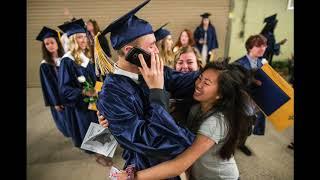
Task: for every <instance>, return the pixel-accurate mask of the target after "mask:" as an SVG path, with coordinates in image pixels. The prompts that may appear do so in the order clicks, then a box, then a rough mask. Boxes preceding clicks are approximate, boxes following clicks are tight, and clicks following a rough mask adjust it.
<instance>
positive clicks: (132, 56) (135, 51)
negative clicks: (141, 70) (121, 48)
mask: <svg viewBox="0 0 320 180" xmlns="http://www.w3.org/2000/svg"><path fill="white" fill-rule="evenodd" d="M139 54H142V55H143V58H144V60H145V62H146V64H147V66H148V67H149V68H150V67H151V54H150V53H148V52H146V51H145V50H143V49H141V48H138V47H134V48H132V49H130V51H129V52H128V53H127V55H126V57H125V59H126V60H127V61H129V62H130V63H132V64H135V65H137V66H139V67H142V66H141V64H140V60H139V57H138V55H139Z"/></svg>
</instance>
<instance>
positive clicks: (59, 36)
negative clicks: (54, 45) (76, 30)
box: [56, 30, 62, 43]
mask: <svg viewBox="0 0 320 180" xmlns="http://www.w3.org/2000/svg"><path fill="white" fill-rule="evenodd" d="M56 31H57V30H56ZM57 33H58V38H59V40H60V42H61V43H62V41H61V35H60V31H57Z"/></svg>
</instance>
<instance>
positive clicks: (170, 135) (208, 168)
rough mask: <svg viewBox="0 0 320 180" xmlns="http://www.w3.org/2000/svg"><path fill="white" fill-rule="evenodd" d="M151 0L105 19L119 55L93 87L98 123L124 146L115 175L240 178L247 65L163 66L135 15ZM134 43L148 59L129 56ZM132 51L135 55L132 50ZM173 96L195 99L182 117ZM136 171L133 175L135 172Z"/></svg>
mask: <svg viewBox="0 0 320 180" xmlns="http://www.w3.org/2000/svg"><path fill="white" fill-rule="evenodd" d="M149 1H150V0H147V1H145V2H143V3H142V4H141V5H139V6H137V7H136V8H134V9H133V10H131V11H130V12H128V13H127V14H125V15H123V16H122V17H120V18H118V19H117V20H115V21H114V22H112V23H111V24H110V25H108V26H107V27H106V28H105V30H104V31H103V32H102V34H103V35H104V34H106V33H111V34H110V39H111V45H112V47H113V48H114V49H115V50H116V51H117V54H118V61H117V63H116V64H115V67H114V68H115V70H114V72H113V74H108V75H107V76H106V78H105V81H104V84H103V87H102V90H101V91H100V92H99V93H98V94H99V95H98V97H99V98H98V101H97V109H98V110H99V114H100V116H99V123H100V124H101V125H103V126H104V127H108V128H109V130H110V132H111V133H112V134H113V136H114V137H115V139H116V140H117V142H118V143H119V144H120V146H121V147H122V148H123V149H124V151H123V155H122V157H123V159H124V160H125V161H126V162H125V165H124V167H123V169H126V168H127V167H130V166H134V171H133V172H132V171H130V172H129V171H122V172H121V173H118V174H115V176H116V177H117V179H128V177H129V179H152V180H154V179H180V178H179V175H180V174H181V173H183V172H187V174H188V175H189V177H190V178H191V179H238V178H239V170H238V168H237V165H236V162H235V159H234V157H233V154H234V152H235V149H236V147H237V145H238V142H239V141H240V140H241V139H242V138H243V137H245V135H246V133H247V130H248V123H247V120H246V119H247V116H248V115H247V109H248V108H247V104H248V103H247V101H248V95H247V94H246V93H245V88H246V85H247V82H246V80H247V79H248V78H247V77H246V73H245V70H244V69H243V68H242V67H240V66H239V65H235V64H228V61H222V62H215V63H213V64H211V63H209V64H207V65H206V67H204V69H202V70H201V72H199V71H193V72H188V73H182V72H178V71H175V70H173V69H171V68H169V67H166V66H164V63H163V60H162V58H159V55H158V53H159V50H158V48H157V46H156V38H155V36H154V34H153V30H152V26H151V25H150V24H149V23H148V22H147V21H145V20H143V19H140V18H138V17H137V16H135V13H136V12H138V11H139V10H140V9H141V8H142V7H144V6H145V5H146V4H147V3H148V2H149ZM134 47H138V48H140V49H142V50H144V51H146V52H148V53H149V54H150V55H151V65H150V66H148V65H147V62H146V61H148V60H146V59H145V58H144V57H143V56H142V55H139V56H138V59H139V62H140V63H141V66H138V65H135V64H133V63H131V62H129V61H131V60H132V59H128V56H127V55H128V53H129V52H130V51H131V50H132V49H133V48H134ZM131 58H132V57H131ZM169 93H170V98H177V99H183V98H193V99H194V100H195V103H194V105H193V106H192V107H191V109H190V111H189V115H188V118H187V121H186V123H184V124H181V125H178V124H177V123H176V121H175V120H174V119H173V118H172V116H171V115H170V113H169V112H168V103H169ZM132 173H133V174H132Z"/></svg>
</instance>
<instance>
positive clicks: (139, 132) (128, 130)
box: [96, 84, 194, 160]
mask: <svg viewBox="0 0 320 180" xmlns="http://www.w3.org/2000/svg"><path fill="white" fill-rule="evenodd" d="M105 85H106V87H104V88H103V89H102V91H101V92H100V93H99V97H98V101H97V103H96V105H97V109H98V110H99V112H100V114H101V115H102V116H103V117H105V119H106V120H107V121H108V124H109V126H108V128H109V130H110V132H111V133H112V134H113V136H114V137H115V138H116V140H117V141H118V143H119V144H121V145H122V147H123V148H125V149H128V150H131V151H135V152H137V153H140V154H143V155H145V156H149V157H153V158H160V159H166V160H167V159H169V158H173V157H175V156H176V155H178V154H180V153H181V152H182V151H184V150H185V149H186V148H187V147H189V146H190V145H191V144H192V142H193V140H194V134H192V133H191V132H190V131H189V130H187V129H184V128H181V127H179V126H178V125H177V124H176V123H175V121H174V119H173V118H172V117H171V116H170V114H169V113H168V112H167V111H166V110H165V109H164V108H163V107H162V106H161V105H160V104H159V103H158V102H153V101H151V102H150V106H149V107H148V108H147V109H146V107H141V105H142V104H143V102H141V100H139V98H138V96H137V95H134V94H133V95H129V94H128V93H127V92H126V91H125V89H128V88H129V87H123V86H121V87H120V86H117V85H115V84H105Z"/></svg>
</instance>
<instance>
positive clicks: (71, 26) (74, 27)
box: [58, 19, 87, 37]
mask: <svg viewBox="0 0 320 180" xmlns="http://www.w3.org/2000/svg"><path fill="white" fill-rule="evenodd" d="M58 27H59V28H60V29H61V30H62V31H63V32H65V33H67V36H68V37H70V36H71V35H73V34H76V33H86V31H87V30H86V28H85V23H84V21H83V19H77V20H75V21H71V22H68V23H66V24H62V25H60V26H58Z"/></svg>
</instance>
